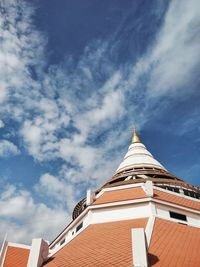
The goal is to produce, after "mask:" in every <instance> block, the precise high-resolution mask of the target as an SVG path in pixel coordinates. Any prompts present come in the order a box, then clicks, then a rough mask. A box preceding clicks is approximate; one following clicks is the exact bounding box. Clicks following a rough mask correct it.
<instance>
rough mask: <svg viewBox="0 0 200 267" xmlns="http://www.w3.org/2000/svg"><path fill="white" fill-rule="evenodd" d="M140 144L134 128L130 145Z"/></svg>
mask: <svg viewBox="0 0 200 267" xmlns="http://www.w3.org/2000/svg"><path fill="white" fill-rule="evenodd" d="M135 143H141V141H140V138H139V136H138V135H137V132H136V128H134V131H133V137H132V144H135Z"/></svg>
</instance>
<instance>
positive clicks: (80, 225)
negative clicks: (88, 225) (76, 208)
mask: <svg viewBox="0 0 200 267" xmlns="http://www.w3.org/2000/svg"><path fill="white" fill-rule="evenodd" d="M82 227H83V222H82V223H80V224H79V225H78V226H77V227H76V232H78V231H79V230H80V229H81V228H82Z"/></svg>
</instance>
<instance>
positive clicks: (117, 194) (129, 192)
mask: <svg viewBox="0 0 200 267" xmlns="http://www.w3.org/2000/svg"><path fill="white" fill-rule="evenodd" d="M145 197H147V195H146V194H145V192H144V190H143V189H142V187H131V188H126V189H119V190H112V191H108V192H104V193H103V194H102V195H101V196H100V197H99V198H97V200H96V201H95V202H94V203H93V204H94V205H96V204H105V203H110V202H117V201H124V200H133V199H139V198H145Z"/></svg>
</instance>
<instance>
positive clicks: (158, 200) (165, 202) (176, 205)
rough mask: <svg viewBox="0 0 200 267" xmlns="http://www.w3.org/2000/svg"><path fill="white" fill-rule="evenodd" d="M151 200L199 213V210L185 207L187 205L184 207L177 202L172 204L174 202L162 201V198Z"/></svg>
mask: <svg viewBox="0 0 200 267" xmlns="http://www.w3.org/2000/svg"><path fill="white" fill-rule="evenodd" d="M152 202H154V203H159V204H162V205H164V206H168V207H174V208H176V209H179V210H184V211H189V212H191V213H194V214H198V215H200V211H198V210H195V209H191V208H187V207H184V206H181V205H178V204H174V203H171V202H167V201H164V200H160V199H155V198H153V199H152Z"/></svg>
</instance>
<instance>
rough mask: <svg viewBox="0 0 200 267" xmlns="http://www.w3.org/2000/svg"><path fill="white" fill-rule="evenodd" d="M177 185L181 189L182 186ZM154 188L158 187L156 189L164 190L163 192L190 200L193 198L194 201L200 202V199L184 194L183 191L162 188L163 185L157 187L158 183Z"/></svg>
mask: <svg viewBox="0 0 200 267" xmlns="http://www.w3.org/2000/svg"><path fill="white" fill-rule="evenodd" d="M176 187H177V188H180V189H181V186H176ZM153 188H154V189H156V190H159V191H162V192H165V193H168V194H171V195H174V196H177V197H180V198H185V199H188V200H193V201H196V202H200V199H197V198H193V197H190V196H186V195H184V194H182V193H176V192H173V191H170V190H167V189H164V188H161V187H157V186H156V185H154V186H153Z"/></svg>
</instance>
